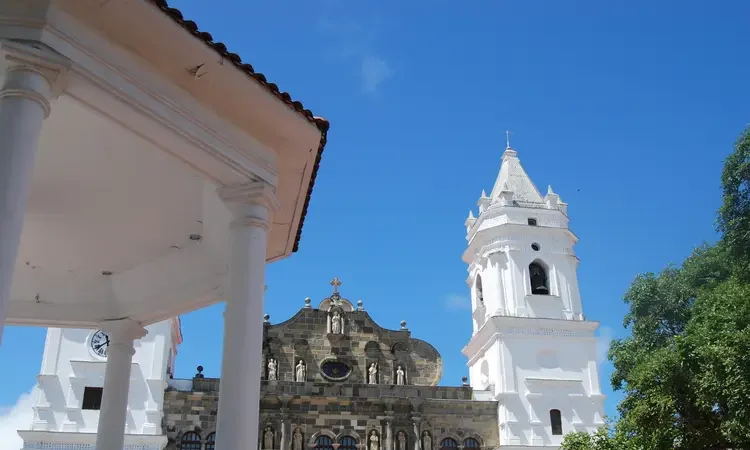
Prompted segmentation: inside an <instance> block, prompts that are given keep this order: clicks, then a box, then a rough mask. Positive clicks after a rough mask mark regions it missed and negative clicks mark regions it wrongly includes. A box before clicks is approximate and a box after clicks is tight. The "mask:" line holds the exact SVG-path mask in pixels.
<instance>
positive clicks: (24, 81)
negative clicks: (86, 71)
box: [0, 39, 71, 115]
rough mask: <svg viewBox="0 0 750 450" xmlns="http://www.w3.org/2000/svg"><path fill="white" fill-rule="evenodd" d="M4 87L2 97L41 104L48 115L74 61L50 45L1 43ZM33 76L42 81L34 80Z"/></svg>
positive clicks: (1, 41) (30, 41) (22, 40)
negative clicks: (51, 101) (22, 99)
mask: <svg viewBox="0 0 750 450" xmlns="http://www.w3.org/2000/svg"><path fill="white" fill-rule="evenodd" d="M0 55H2V59H1V60H0V62H1V63H2V67H3V70H4V72H5V84H4V86H3V88H2V90H0V97H8V96H21V97H27V98H30V99H32V100H35V101H37V102H39V103H40V105H41V106H42V107H43V108H44V110H45V114H46V115H49V110H50V105H49V103H50V100H52V99H54V98H55V97H57V96H58V95H59V94H60V92H62V90H63V85H64V80H65V78H66V75H67V73H68V72H69V70H70V66H71V61H70V59H68V58H66V57H65V56H63V55H61V54H60V53H58V52H57V51H55V50H54V49H52V48H51V47H49V46H48V45H46V44H44V43H42V42H39V41H33V40H27V39H0ZM34 75H36V76H37V77H38V78H41V80H40V81H41V82H40V81H36V82H35V80H33V78H34Z"/></svg>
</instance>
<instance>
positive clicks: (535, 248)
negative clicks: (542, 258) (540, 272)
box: [531, 242, 541, 252]
mask: <svg viewBox="0 0 750 450" xmlns="http://www.w3.org/2000/svg"><path fill="white" fill-rule="evenodd" d="M540 248H541V247H540V246H539V244H537V243H536V242H534V243H533V244H531V249H532V250H534V251H535V252H538V251H539V249H540Z"/></svg>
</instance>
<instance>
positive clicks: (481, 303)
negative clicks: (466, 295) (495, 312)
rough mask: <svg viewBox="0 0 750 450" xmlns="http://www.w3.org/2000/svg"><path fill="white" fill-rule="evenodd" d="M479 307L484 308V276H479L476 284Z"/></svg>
mask: <svg viewBox="0 0 750 450" xmlns="http://www.w3.org/2000/svg"><path fill="white" fill-rule="evenodd" d="M476 290H477V306H484V291H483V290H482V276H481V275H479V274H477V282H476Z"/></svg>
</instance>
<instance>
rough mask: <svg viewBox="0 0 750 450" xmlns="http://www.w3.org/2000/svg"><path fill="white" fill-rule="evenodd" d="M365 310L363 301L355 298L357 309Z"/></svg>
mask: <svg viewBox="0 0 750 450" xmlns="http://www.w3.org/2000/svg"><path fill="white" fill-rule="evenodd" d="M364 310H365V302H363V301H362V300H357V311H364Z"/></svg>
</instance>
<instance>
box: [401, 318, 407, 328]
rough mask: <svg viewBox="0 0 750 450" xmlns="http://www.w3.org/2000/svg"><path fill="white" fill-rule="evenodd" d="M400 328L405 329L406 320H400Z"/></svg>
mask: <svg viewBox="0 0 750 450" xmlns="http://www.w3.org/2000/svg"><path fill="white" fill-rule="evenodd" d="M401 329H402V330H405V329H406V321H405V320H402V321H401Z"/></svg>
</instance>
